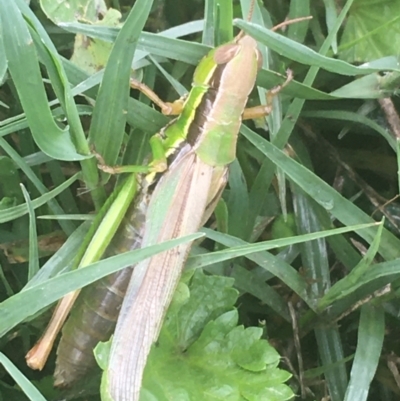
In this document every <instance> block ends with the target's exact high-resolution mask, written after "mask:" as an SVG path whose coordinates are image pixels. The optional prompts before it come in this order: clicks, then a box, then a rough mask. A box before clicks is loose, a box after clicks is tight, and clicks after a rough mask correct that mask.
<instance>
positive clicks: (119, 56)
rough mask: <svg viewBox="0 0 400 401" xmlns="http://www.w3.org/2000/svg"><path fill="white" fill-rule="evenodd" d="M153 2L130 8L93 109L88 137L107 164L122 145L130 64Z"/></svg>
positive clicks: (139, 0) (112, 159)
mask: <svg viewBox="0 0 400 401" xmlns="http://www.w3.org/2000/svg"><path fill="white" fill-rule="evenodd" d="M152 4H153V1H152V0H138V1H137V2H136V3H135V5H134V6H133V7H132V9H131V11H130V13H129V15H128V17H127V19H126V21H125V23H124V25H123V27H122V28H121V30H120V32H119V34H118V37H117V39H116V40H115V43H114V46H113V48H112V51H111V54H110V57H109V60H108V63H107V66H106V69H105V71H104V77H103V82H102V85H101V86H100V90H99V93H98V96H97V100H96V106H95V108H94V110H93V117H92V123H91V125H90V131H89V138H90V141H91V142H92V143H93V144H94V145H95V147H96V151H97V152H99V153H100V154H101V155H102V156H103V157H104V160H105V162H106V163H107V164H109V165H114V164H115V162H116V159H117V156H118V152H119V150H120V147H121V144H122V139H123V135H124V131H125V124H126V110H127V109H128V98H129V84H128V83H129V77H130V71H131V63H132V59H133V55H134V52H135V49H136V45H137V42H138V40H139V35H140V32H141V30H142V29H143V26H144V24H145V22H146V20H147V17H148V15H149V12H150V10H151V6H152ZM111 132H112V135H110V133H111Z"/></svg>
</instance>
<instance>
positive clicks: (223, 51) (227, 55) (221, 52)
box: [214, 43, 239, 64]
mask: <svg viewBox="0 0 400 401" xmlns="http://www.w3.org/2000/svg"><path fill="white" fill-rule="evenodd" d="M238 50H239V46H238V45H237V44H236V43H228V44H226V45H223V46H221V47H219V48H218V49H216V50H215V53H214V61H215V62H216V63H217V64H226V63H227V62H229V61H231V60H232V59H233V58H234V57H235V56H236V54H237V53H238Z"/></svg>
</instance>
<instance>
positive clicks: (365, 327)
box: [344, 305, 385, 401]
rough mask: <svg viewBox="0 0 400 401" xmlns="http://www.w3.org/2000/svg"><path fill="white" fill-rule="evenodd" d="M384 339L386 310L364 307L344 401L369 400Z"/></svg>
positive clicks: (371, 306)
mask: <svg viewBox="0 0 400 401" xmlns="http://www.w3.org/2000/svg"><path fill="white" fill-rule="evenodd" d="M384 337H385V312H384V310H383V309H382V308H381V307H376V306H374V305H364V306H363V307H362V308H361V315H360V323H359V326H358V340H357V349H356V354H355V357H354V361H353V366H352V368H351V373H350V383H349V385H348V387H347V390H346V395H345V398H344V401H366V400H367V398H368V393H369V390H370V384H371V381H372V379H373V378H374V376H375V372H376V369H377V367H378V364H379V358H380V356H381V353H382V345H383V340H384Z"/></svg>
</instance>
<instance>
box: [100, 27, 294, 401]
mask: <svg viewBox="0 0 400 401" xmlns="http://www.w3.org/2000/svg"><path fill="white" fill-rule="evenodd" d="M261 64H262V59H261V55H260V52H259V50H258V48H257V43H256V41H255V40H254V39H253V38H251V37H250V36H248V35H245V34H244V33H243V32H241V33H239V35H238V36H237V37H236V38H235V39H234V41H233V42H232V43H227V44H224V45H222V46H219V47H217V48H216V49H213V50H212V51H211V52H210V53H209V54H208V55H207V56H205V57H204V58H203V59H202V60H201V62H200V64H199V65H198V67H197V68H196V71H195V73H194V77H193V84H192V89H191V91H190V93H189V95H188V97H187V98H186V99H185V101H184V103H183V108H182V111H181V114H180V115H179V117H177V119H176V120H174V121H173V122H172V123H170V124H169V125H168V126H167V127H165V128H164V129H163V130H161V132H160V133H159V134H158V135H156V136H155V137H153V138H152V141H153V146H152V148H153V149H155V148H156V144H158V146H160V148H161V149H163V150H164V155H165V159H163V160H164V161H165V160H166V158H167V157H168V156H169V155H170V154H172V153H173V151H174V150H176V149H179V151H178V152H177V153H175V154H174V158H173V161H172V163H170V164H168V169H167V171H165V172H164V173H163V175H162V177H161V178H160V180H159V181H158V182H157V183H156V185H155V188H154V190H153V193H152V196H151V199H150V201H149V205H148V209H147V212H146V219H145V225H144V227H145V228H144V234H143V239H142V245H141V246H142V247H145V246H149V245H152V244H155V243H158V242H163V241H166V240H168V239H171V238H175V237H179V236H183V235H187V234H190V233H194V232H196V231H197V230H198V229H199V228H200V227H201V226H202V224H203V223H204V222H205V221H206V220H207V219H208V217H209V216H210V214H211V213H212V211H213V210H214V208H215V206H216V204H217V202H218V200H219V198H220V196H221V194H222V191H223V189H224V187H225V184H226V182H227V175H228V166H229V164H230V163H231V162H233V161H234V160H235V158H236V142H237V137H238V133H239V129H240V125H241V122H242V120H243V119H245V118H249V117H250V118H254V117H256V116H260V115H261V116H262V115H266V114H268V113H269V111H270V108H269V106H259V107H256V108H251V109H245V107H246V103H247V99H248V96H249V95H250V93H251V91H252V90H253V87H254V85H255V80H256V77H257V72H258V70H259V69H260V68H261ZM290 79H291V76H290V74H289V75H288V78H287V80H286V82H285V83H284V84H283V85H286V84H287V83H288V82H289V81H290ZM280 89H281V86H280V87H278V88H275V90H274V91H273V92H272V95H274V94H276V93H277V92H278V91H279V90H280ZM156 221H157V222H160V221H162V222H163V223H162V224H161V225H160V224H155V223H154V222H156ZM189 250H190V244H189V245H188V244H185V245H181V246H179V247H177V248H174V249H172V250H171V251H167V252H164V253H161V254H158V255H156V256H154V257H152V258H150V259H148V260H145V261H143V262H142V263H139V264H138V265H137V266H135V269H134V271H133V274H132V278H131V281H130V284H129V287H128V290H127V293H126V296H125V298H124V302H123V304H122V309H121V312H120V315H119V318H118V322H117V326H116V331H115V335H114V339H113V341H112V346H111V351H110V360H109V365H108V369H107V370H106V372H105V374H104V377H103V379H104V381H103V385H104V387H103V388H104V389H105V390H104V391H105V394H103V396H104V398H105V399H111V400H114V401H128V400H129V401H134V400H138V399H139V394H140V387H141V381H142V375H143V370H144V367H145V364H146V360H147V356H148V354H149V352H150V348H151V346H152V344H153V343H154V342H155V341H156V340H157V337H158V334H159V331H160V328H161V324H162V320H163V317H164V315H165V312H166V309H167V308H168V305H169V303H170V301H171V298H172V295H173V292H174V290H175V288H176V285H177V283H178V281H179V278H180V275H181V273H182V269H183V267H184V264H185V260H186V258H187V255H188V252H189Z"/></svg>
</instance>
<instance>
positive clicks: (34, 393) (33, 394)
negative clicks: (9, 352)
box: [0, 352, 46, 401]
mask: <svg viewBox="0 0 400 401" xmlns="http://www.w3.org/2000/svg"><path fill="white" fill-rule="evenodd" d="M0 364H2V365H3V367H4V369H5V370H6V371H7V372H8V373H9V375H10V376H11V377H12V378H13V379H14V380H15V383H16V384H17V385H18V386H19V387H20V388H21V389H22V391H23V392H24V393H25V394H26V396H27V397H28V398H29V399H30V400H31V401H46V399H45V398H44V397H43V396H42V394H40V392H39V390H38V389H37V388H36V387H35V386H34V385H33V384H32V383H31V382H30V381H29V380H28V379H27V378H26V377H25V376H24V375H23V374H22V373H21V371H20V370H19V369H17V367H16V366H15V365H14V364H13V363H12V362H11V361H10V360H9V359H8V358H7V357H6V356H5V355H4V354H3V353H1V352H0Z"/></svg>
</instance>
